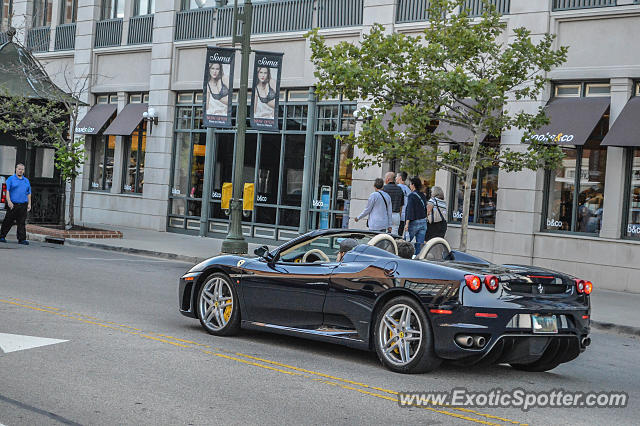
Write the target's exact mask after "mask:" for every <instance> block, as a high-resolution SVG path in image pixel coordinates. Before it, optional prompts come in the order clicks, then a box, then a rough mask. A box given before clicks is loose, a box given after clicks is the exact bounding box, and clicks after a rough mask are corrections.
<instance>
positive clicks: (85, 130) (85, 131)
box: [76, 127, 96, 135]
mask: <svg viewBox="0 0 640 426" xmlns="http://www.w3.org/2000/svg"><path fill="white" fill-rule="evenodd" d="M95 132H96V129H95V128H94V127H76V133H77V134H83V135H84V134H94V133H95Z"/></svg>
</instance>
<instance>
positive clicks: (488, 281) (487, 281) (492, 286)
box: [484, 275, 500, 292]
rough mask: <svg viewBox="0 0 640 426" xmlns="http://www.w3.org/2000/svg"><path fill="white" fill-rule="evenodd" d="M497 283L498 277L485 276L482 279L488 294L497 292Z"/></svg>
mask: <svg viewBox="0 0 640 426" xmlns="http://www.w3.org/2000/svg"><path fill="white" fill-rule="evenodd" d="M499 282H500V280H498V277H496V276H494V275H485V277H484V285H485V286H486V287H487V290H489V291H490V292H494V291H496V290H498V284H499Z"/></svg>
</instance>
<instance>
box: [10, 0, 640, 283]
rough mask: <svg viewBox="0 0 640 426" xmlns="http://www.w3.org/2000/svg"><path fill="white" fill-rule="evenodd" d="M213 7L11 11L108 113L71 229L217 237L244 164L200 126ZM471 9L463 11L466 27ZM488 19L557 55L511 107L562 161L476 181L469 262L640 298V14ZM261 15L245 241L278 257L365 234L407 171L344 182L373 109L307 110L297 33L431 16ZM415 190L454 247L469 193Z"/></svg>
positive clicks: (529, 5)
mask: <svg viewBox="0 0 640 426" xmlns="http://www.w3.org/2000/svg"><path fill="white" fill-rule="evenodd" d="M0 1H2V0H0ZM5 2H6V0H5ZM223 3H225V2H224V1H212V0H208V1H207V2H189V1H177V0H171V1H167V0H157V1H156V2H146V1H142V0H134V1H131V2H130V1H118V2H114V1H106V0H104V1H103V0H93V1H88V2H83V3H79V2H78V3H75V2H70V1H55V0H54V1H52V2H46V4H47V8H50V9H47V10H50V11H51V13H48V12H47V13H45V14H42V13H40V12H39V7H40V6H38V5H40V4H41V3H37V4H34V2H33V1H31V0H29V1H21V0H13V1H12V8H13V10H14V14H15V15H16V16H17V15H19V16H22V17H26V18H25V19H26V21H27V22H28V23H29V25H28V26H29V27H31V28H29V29H28V30H27V31H26V32H25V33H24V34H23V37H25V38H24V40H25V42H26V43H27V45H29V46H30V48H32V49H33V50H34V51H36V52H38V53H36V54H37V56H38V57H39V58H40V59H41V60H42V61H44V62H45V63H46V66H47V69H48V70H49V72H50V74H51V75H52V76H53V77H54V78H56V79H57V80H56V81H57V82H58V83H59V84H60V85H61V86H64V80H65V79H63V78H62V77H63V76H64V75H65V73H66V75H67V76H68V77H71V78H70V80H71V81H73V82H81V81H83V79H86V80H87V81H88V85H87V87H88V90H87V91H86V92H85V93H84V94H83V95H82V96H83V100H84V101H85V102H87V103H88V104H89V105H91V106H92V107H91V108H88V112H87V116H91V115H92V112H95V115H96V116H97V115H98V114H97V112H98V109H95V108H97V107H101V108H102V114H101V115H100V116H99V117H97V118H96V117H94V120H96V121H95V123H96V125H94V126H81V127H87V129H84V131H82V132H81V133H85V134H86V141H87V143H86V147H87V153H88V155H87V160H86V163H85V166H84V168H83V173H82V179H81V184H80V185H77V186H78V194H77V197H76V203H77V204H76V206H75V207H76V218H77V219H78V220H80V221H82V222H84V223H87V224H100V223H103V224H110V225H115V226H131V227H137V228H145V229H153V230H157V231H169V232H183V233H191V234H194V235H205V236H210V237H222V236H224V235H225V234H226V232H227V230H228V216H227V212H226V211H225V209H224V208H223V205H222V203H223V193H224V191H225V188H228V186H225V184H228V183H230V182H231V181H232V171H233V162H234V161H237V160H236V159H235V156H234V151H235V133H234V132H233V131H232V130H221V129H217V130H211V131H209V132H208V131H207V129H205V128H204V127H203V125H202V86H203V72H204V64H205V52H206V47H207V46H221V47H230V45H231V38H230V34H231V10H232V9H231V8H230V7H229V6H225V5H224V4H223ZM480 3H481V2H480V1H479V0H469V1H468V2H467V4H468V5H469V8H470V9H471V10H472V11H474V12H473V13H476V14H477V13H478V11H479V9H478V7H477V6H478V5H479V4H480ZM495 3H496V5H497V6H498V8H499V10H500V11H501V12H502V13H503V16H504V18H503V19H504V22H505V23H506V25H507V30H506V31H505V34H504V41H505V42H508V41H509V39H510V38H511V37H512V36H513V29H514V28H517V27H521V26H525V27H527V28H528V29H530V30H531V32H532V36H533V37H536V36H538V35H541V34H543V33H545V32H548V31H550V32H552V33H553V34H555V35H556V36H557V44H558V45H566V46H569V54H568V60H567V62H566V63H565V64H564V65H563V66H562V67H560V68H558V69H555V70H553V71H551V72H550V73H549V75H548V77H549V78H550V79H551V83H550V84H549V85H548V90H547V91H546V93H545V95H544V96H543V99H538V100H522V101H517V102H516V101H514V102H510V103H509V104H508V106H507V109H509V110H511V111H519V110H523V109H524V110H526V111H528V112H534V111H536V110H537V109H538V108H539V107H545V108H547V113H548V115H549V117H550V119H551V123H550V124H549V126H547V128H545V129H541V131H540V132H539V133H540V134H539V135H537V137H547V138H553V139H554V140H556V139H557V140H556V141H557V142H558V143H560V144H561V145H562V146H563V151H564V152H565V154H566V157H565V159H564V160H563V165H562V167H561V168H559V169H558V170H554V171H543V170H540V171H524V172H519V173H506V172H504V171H503V170H500V169H499V167H492V168H489V169H485V170H479V171H478V172H477V173H476V175H475V176H474V180H473V182H472V187H473V189H474V192H473V195H472V203H471V207H470V212H469V215H470V233H469V247H470V251H472V252H474V253H477V254H480V255H482V256H484V257H486V258H488V259H489V260H492V261H495V262H498V263H504V262H511V263H524V264H531V263H533V264H537V265H541V266H547V267H551V268H555V269H559V270H562V271H566V272H568V273H573V274H575V275H578V276H584V277H585V278H589V279H591V280H593V281H594V282H596V283H598V284H599V285H600V286H601V287H603V288H612V289H618V290H628V291H635V292H640V287H639V286H638V285H637V284H635V281H634V280H633V279H632V277H635V276H636V275H637V274H638V273H640V262H639V261H638V259H640V128H638V125H637V123H640V120H639V119H638V118H640V117H638V115H639V114H640V101H638V99H640V91H639V90H640V89H639V86H638V83H639V82H640V62H638V60H637V58H638V57H639V55H638V54H639V53H640V52H638V51H637V50H638V49H637V47H636V46H637V43H635V40H636V39H637V38H638V36H640V3H639V2H638V1H635V0H607V1H591V2H576V1H565V0H551V1H539V2H532V1H530V0H511V1H510V2H504V1H496V2H495ZM254 4H255V7H254V11H255V13H256V15H255V16H258V17H260V19H257V20H256V23H255V24H254V28H253V32H254V35H253V36H252V48H253V49H255V50H263V51H272V52H282V53H284V60H283V70H282V79H281V89H282V90H281V91H280V93H279V96H280V98H279V100H280V110H279V129H280V130H279V131H278V132H257V131H255V130H250V131H249V132H248V134H247V139H246V151H245V157H244V159H242V161H244V168H243V171H244V176H243V178H244V181H245V182H249V183H253V184H254V196H253V201H254V204H253V206H252V207H251V209H248V210H246V211H245V212H244V215H243V232H244V234H245V235H246V236H247V237H248V238H251V239H254V240H260V241H266V242H271V243H273V242H274V241H276V240H278V241H282V240H286V239H289V238H292V237H294V236H296V235H298V233H299V232H304V231H306V230H307V229H314V228H324V227H347V226H349V227H359V226H363V224H362V222H359V223H358V224H355V222H354V221H353V219H352V218H353V217H355V216H357V215H358V214H359V213H360V212H361V211H362V209H363V208H364V206H365V204H366V200H367V198H368V196H369V194H370V192H371V190H372V183H373V180H374V179H375V178H377V177H380V176H382V174H383V172H385V171H387V170H389V169H395V170H396V171H397V170H399V168H400V167H401V166H399V165H396V164H395V163H393V162H390V163H389V164H386V165H383V166H382V167H369V168H367V169H363V170H355V169H352V168H351V166H350V164H349V162H348V161H347V160H348V159H349V158H350V157H352V156H354V155H359V152H358V151H357V149H356V150H355V152H354V149H353V148H352V147H350V146H348V145H344V144H341V143H340V142H339V141H338V140H336V138H335V136H336V135H340V134H348V133H349V132H351V131H353V130H354V129H355V130H356V131H357V127H358V126H357V122H356V120H355V119H354V112H355V110H356V109H357V108H359V107H361V106H364V105H365V102H362V101H360V102H350V101H347V100H341V99H333V100H330V99H326V100H319V99H316V98H315V96H313V94H312V90H313V86H314V84H315V83H316V80H315V77H314V75H313V71H314V70H313V66H312V64H311V62H310V59H309V58H310V49H309V45H308V41H307V40H306V39H305V37H304V34H305V33H306V32H307V31H308V30H309V29H310V28H313V27H319V28H320V32H321V34H323V35H325V36H326V37H327V39H328V41H329V43H337V42H338V41H351V42H357V41H358V39H359V38H360V37H361V34H362V33H363V32H366V31H367V29H368V28H369V27H370V26H371V25H372V24H373V23H381V24H383V25H384V26H385V27H387V28H388V30H389V31H397V32H402V33H406V34H417V33H419V32H420V31H421V30H422V29H423V28H424V26H425V21H426V15H425V11H424V2H423V1H422V0H276V1H268V0H267V1H257V0H255V1H254ZM34 11H35V12H34ZM36 12H37V13H36ZM49 15H50V16H51V18H47V16H49ZM31 24H32V25H31ZM603 34H606V37H603V36H602V35H603ZM236 70H239V60H238V59H237V62H236ZM238 74H239V73H236V76H237V75H238ZM67 80H69V78H67ZM234 87H235V88H237V87H239V81H238V79H237V78H236V80H235V82H234ZM105 105H106V106H105ZM149 107H152V108H154V109H155V111H156V112H157V116H158V123H157V124H152V125H149V123H145V122H144V121H143V120H142V118H141V112H143V111H146V110H148V108H149ZM94 109H95V111H94ZM109 111H111V113H110V114H109ZM98 118H99V120H98ZM90 127H92V128H91V129H90ZM81 130H82V129H81ZM88 130H91V131H88ZM521 139H522V133H521V132H519V131H515V130H508V131H505V132H503V134H502V135H501V137H500V138H498V139H496V140H490V139H487V140H485V141H484V143H487V144H496V145H497V144H499V145H502V146H509V147H511V148H512V149H525V147H526V144H525V143H523V142H522V140H521ZM207 153H210V155H211V164H212V167H210V168H208V169H207V168H205V166H204V164H205V159H206V158H207ZM305 164H306V165H307V166H308V167H309V169H308V170H306V172H307V173H305ZM423 178H424V180H426V181H427V182H428V183H429V184H430V185H433V184H437V185H439V186H441V187H442V188H443V189H444V190H445V194H446V196H447V198H448V200H447V202H448V203H449V212H450V213H449V214H450V217H449V222H450V225H449V230H448V233H447V238H448V239H449V240H450V241H451V243H452V244H453V245H454V246H455V245H457V241H458V237H459V225H458V224H457V222H459V221H460V218H461V206H462V202H461V196H460V194H461V185H462V182H461V181H460V180H459V179H458V178H456V177H455V176H451V175H450V174H449V173H447V172H444V171H437V172H435V173H425V176H424V177H423ZM205 182H207V183H208V182H210V183H211V188H212V190H211V193H210V194H206V193H203V188H204V187H205V185H204V183H205ZM205 207H206V208H205Z"/></svg>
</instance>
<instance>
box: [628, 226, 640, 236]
mask: <svg viewBox="0 0 640 426" xmlns="http://www.w3.org/2000/svg"><path fill="white" fill-rule="evenodd" d="M627 234H629V235H640V225H631V224H629V225H627Z"/></svg>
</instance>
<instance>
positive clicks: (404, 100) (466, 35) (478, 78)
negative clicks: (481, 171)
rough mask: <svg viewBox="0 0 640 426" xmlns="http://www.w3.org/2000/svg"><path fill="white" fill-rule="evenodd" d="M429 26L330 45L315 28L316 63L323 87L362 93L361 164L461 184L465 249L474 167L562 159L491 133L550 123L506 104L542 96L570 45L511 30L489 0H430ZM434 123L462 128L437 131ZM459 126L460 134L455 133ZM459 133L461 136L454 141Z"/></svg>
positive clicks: (355, 95)
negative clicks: (444, 174)
mask: <svg viewBox="0 0 640 426" xmlns="http://www.w3.org/2000/svg"><path fill="white" fill-rule="evenodd" d="M428 16H429V20H428V24H427V28H426V29H425V30H424V31H423V32H422V34H421V35H419V36H408V35H406V34H402V33H391V34H389V33H388V32H387V31H385V29H384V28H383V27H382V26H381V25H378V24H376V25H374V26H373V27H372V28H371V30H370V32H368V33H367V34H365V35H363V37H362V38H361V40H360V42H359V44H357V45H356V44H353V43H348V42H341V43H338V44H337V45H335V46H332V47H330V46H328V45H327V44H326V43H325V40H324V38H323V37H322V36H320V35H319V34H318V32H317V30H314V31H311V32H310V33H309V34H308V37H309V39H310V44H311V50H312V61H313V63H314V65H315V67H316V73H315V75H316V77H317V79H318V83H317V89H316V90H317V94H318V96H320V97H325V96H335V95H339V94H341V95H343V96H344V97H345V98H347V99H350V100H364V102H366V104H367V105H368V106H366V107H363V108H361V109H360V111H359V112H358V117H359V118H360V119H362V121H363V124H362V128H361V131H360V132H359V133H358V134H357V135H355V134H353V133H352V134H351V135H348V136H346V137H344V138H343V140H344V141H346V142H348V143H351V144H354V145H356V146H358V147H359V148H360V149H361V151H362V152H363V153H364V155H362V156H358V157H356V158H354V159H353V164H354V167H356V168H363V167H366V166H369V165H372V164H378V165H380V164H382V162H383V161H385V160H388V159H390V158H396V159H399V160H400V161H401V163H402V167H403V168H404V169H405V170H406V171H408V172H410V173H416V174H417V173H420V172H422V171H424V170H426V169H445V170H448V171H450V172H452V173H454V174H456V175H458V176H459V177H460V178H461V180H462V181H463V182H464V201H463V207H462V213H463V217H462V226H461V234H460V246H459V248H460V250H462V251H466V249H467V234H468V224H469V206H470V202H471V182H472V180H473V175H474V171H475V170H477V169H478V168H485V167H489V166H491V165H499V166H500V168H501V169H503V170H506V171H509V172H515V171H520V170H523V169H525V168H526V169H532V170H536V169H539V168H554V167H556V166H557V165H558V164H559V163H560V161H561V160H562V157H563V154H562V151H561V149H560V148H559V147H558V146H557V145H554V144H549V143H546V144H545V143H543V142H537V141H531V142H529V143H527V144H526V145H522V146H516V147H514V148H510V147H505V146H502V147H498V148H496V147H492V146H488V145H484V144H482V142H483V139H484V137H485V136H486V135H491V136H493V137H496V138H497V137H500V135H501V133H502V131H503V130H505V129H509V128H516V129H523V130H524V132H525V136H524V137H523V140H525V139H528V135H530V134H532V132H533V131H534V130H535V129H537V128H539V127H540V126H542V125H543V124H546V123H548V119H547V117H546V116H545V114H544V111H543V109H542V108H539V109H538V110H537V112H535V113H527V112H525V111H519V112H511V111H508V110H507V109H505V106H506V104H507V101H508V100H510V99H513V100H521V99H537V98H538V97H539V95H540V94H541V92H542V91H543V89H544V88H545V86H546V84H547V82H548V80H547V78H546V77H545V72H548V71H550V70H551V68H553V67H555V66H558V65H560V64H562V63H563V62H564V61H565V60H566V54H567V48H566V47H560V48H558V49H554V48H553V41H554V36H552V35H550V34H545V35H543V36H541V37H536V38H537V41H536V42H534V41H533V40H532V37H531V32H530V31H529V30H527V29H526V28H517V29H514V30H513V35H512V36H511V37H510V40H509V42H508V43H505V42H504V41H503V40H504V39H505V37H504V35H505V34H504V33H505V31H506V25H505V24H504V23H503V22H501V15H500V14H499V13H498V12H496V10H495V7H494V6H492V5H491V4H489V2H488V1H486V0H485V3H484V13H483V14H482V16H481V17H479V18H471V17H469V15H468V13H467V12H466V11H465V10H464V0H431V1H430V3H429V11H428ZM437 123H448V124H449V125H451V126H452V127H453V128H456V129H463V131H464V133H466V134H467V135H468V137H466V138H465V139H466V140H465V141H462V140H460V139H459V138H456V137H455V135H454V134H453V132H451V131H447V132H444V133H443V132H438V133H435V132H434V131H433V130H434V126H435V125H436V124H437ZM459 133H460V132H458V131H456V134H459ZM456 139H458V140H456Z"/></svg>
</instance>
